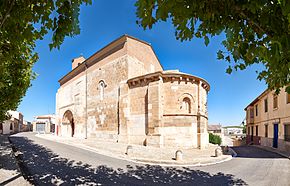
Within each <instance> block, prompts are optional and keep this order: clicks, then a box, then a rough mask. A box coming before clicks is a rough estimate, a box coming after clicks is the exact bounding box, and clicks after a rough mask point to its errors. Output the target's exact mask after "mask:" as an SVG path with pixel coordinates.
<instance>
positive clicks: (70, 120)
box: [62, 110, 75, 137]
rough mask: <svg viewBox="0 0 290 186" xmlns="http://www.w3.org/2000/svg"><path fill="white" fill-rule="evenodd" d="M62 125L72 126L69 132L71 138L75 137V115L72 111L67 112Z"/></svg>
mask: <svg viewBox="0 0 290 186" xmlns="http://www.w3.org/2000/svg"><path fill="white" fill-rule="evenodd" d="M62 124H64V125H65V124H67V125H70V130H69V131H70V136H71V137H73V136H74V134H75V123H74V118H73V114H72V112H71V111H70V110H67V111H65V113H64V114H63V118H62Z"/></svg>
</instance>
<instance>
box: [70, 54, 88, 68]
mask: <svg viewBox="0 0 290 186" xmlns="http://www.w3.org/2000/svg"><path fill="white" fill-rule="evenodd" d="M85 60H86V59H85V58H84V57H83V56H80V57H77V58H74V59H73V60H72V70H73V69H75V68H76V67H77V66H79V65H80V64H82V63H83V62H84V61H85Z"/></svg>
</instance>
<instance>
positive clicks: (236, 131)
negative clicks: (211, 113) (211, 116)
mask: <svg viewBox="0 0 290 186" xmlns="http://www.w3.org/2000/svg"><path fill="white" fill-rule="evenodd" d="M223 129H224V134H225V135H241V134H243V127H242V126H225V127H223Z"/></svg>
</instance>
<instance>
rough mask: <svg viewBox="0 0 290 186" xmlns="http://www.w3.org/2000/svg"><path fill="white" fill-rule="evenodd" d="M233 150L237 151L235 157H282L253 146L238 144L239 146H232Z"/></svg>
mask: <svg viewBox="0 0 290 186" xmlns="http://www.w3.org/2000/svg"><path fill="white" fill-rule="evenodd" d="M232 149H234V151H235V152H236V153H237V157H239V158H263V159H264V158H266V159H276V158H284V159H285V157H283V156H281V155H279V154H277V153H274V152H269V151H266V150H264V149H260V148H258V147H255V146H250V145H247V146H239V147H232Z"/></svg>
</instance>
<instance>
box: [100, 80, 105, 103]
mask: <svg viewBox="0 0 290 186" xmlns="http://www.w3.org/2000/svg"><path fill="white" fill-rule="evenodd" d="M105 87H106V84H105V82H104V81H103V80H101V81H100V82H99V91H100V99H101V100H103V99H104V93H105Z"/></svg>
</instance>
